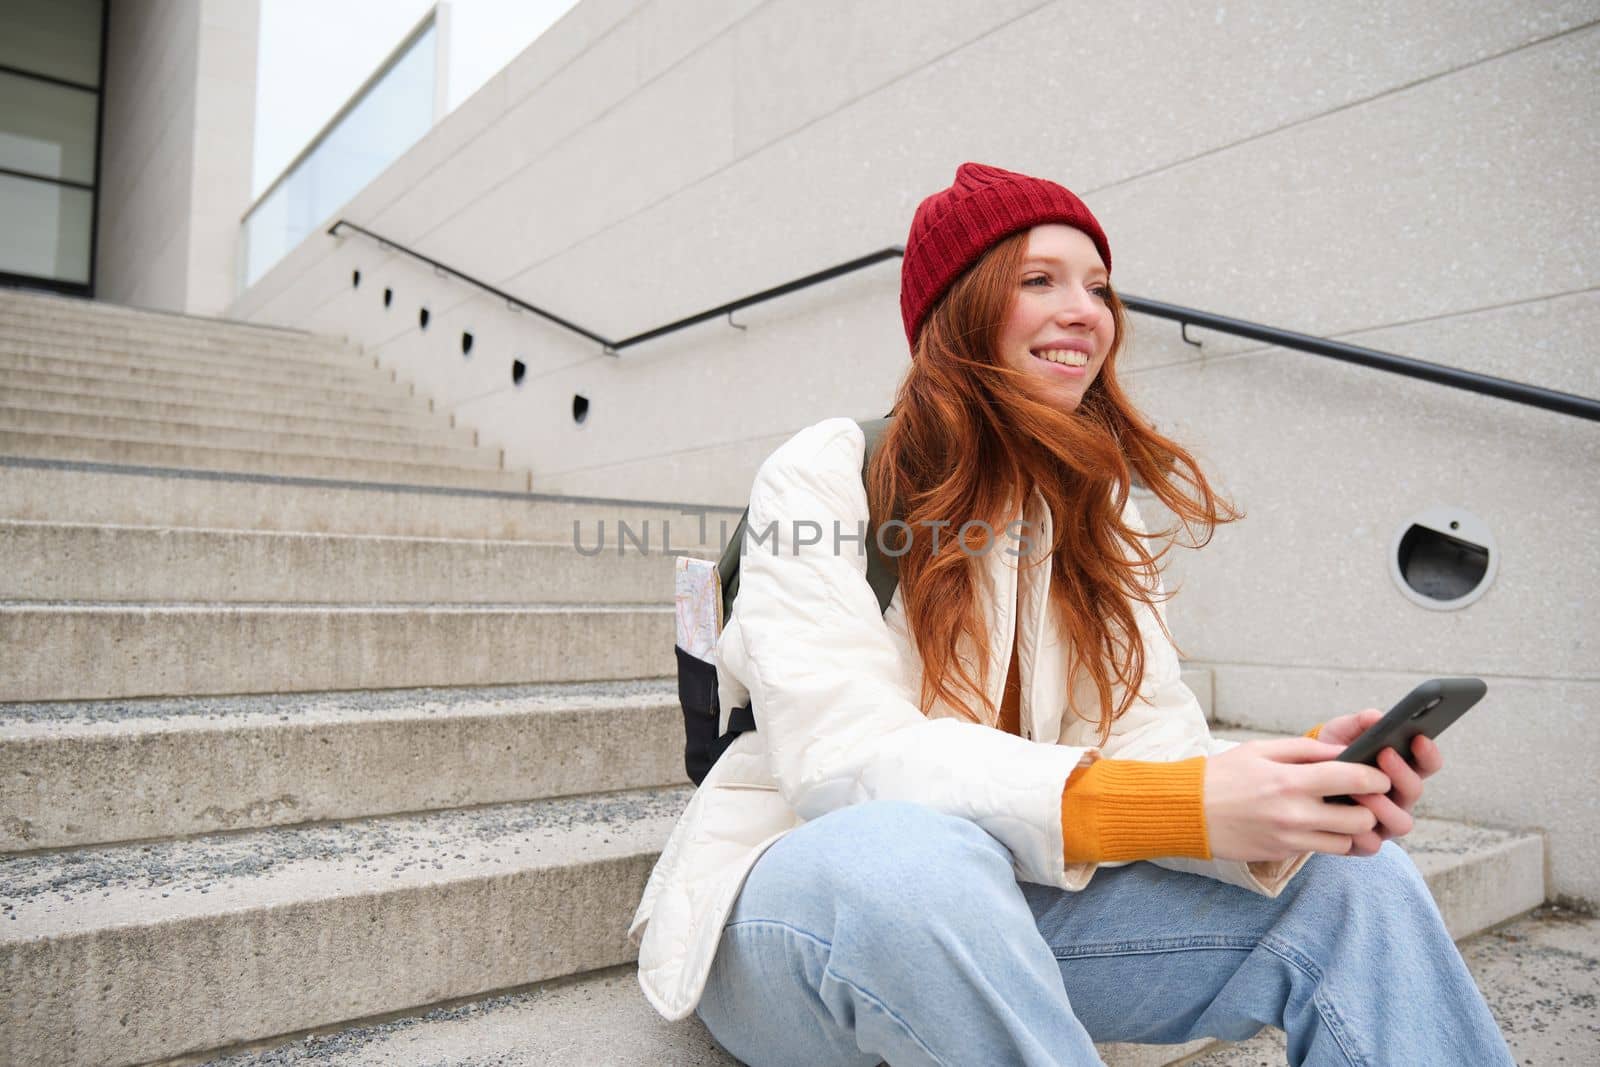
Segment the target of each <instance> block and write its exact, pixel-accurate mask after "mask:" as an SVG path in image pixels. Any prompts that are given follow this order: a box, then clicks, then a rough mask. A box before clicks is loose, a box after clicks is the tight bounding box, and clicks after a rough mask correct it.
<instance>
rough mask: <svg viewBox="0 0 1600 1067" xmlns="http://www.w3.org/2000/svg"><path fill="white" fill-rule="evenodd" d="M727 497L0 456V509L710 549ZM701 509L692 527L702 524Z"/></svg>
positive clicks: (726, 511) (46, 517) (151, 522)
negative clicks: (509, 488)
mask: <svg viewBox="0 0 1600 1067" xmlns="http://www.w3.org/2000/svg"><path fill="white" fill-rule="evenodd" d="M741 510H742V508H739V507H711V506H708V505H701V504H692V503H678V502H675V501H665V500H663V501H645V500H620V499H607V498H604V497H580V496H561V495H554V494H542V493H528V492H504V491H496V490H483V489H464V488H460V487H433V486H415V485H392V484H379V483H365V484H361V483H352V482H332V481H324V480H319V479H314V478H290V477H280V476H272V475H258V474H239V473H227V472H217V473H212V472H208V471H194V470H179V469H144V468H139V467H133V466H117V465H111V464H106V465H95V466H84V465H81V464H74V463H67V462H58V461H52V460H27V459H12V460H7V459H5V458H4V457H0V518H8V519H28V520H34V521H57V522H77V523H116V524H122V525H130V526H169V527H175V526H181V527H202V528H208V529H233V530H298V531H313V532H328V533H351V534H361V533H368V534H384V535H389V536H395V537H466V538H484V539H494V540H506V541H548V542H558V543H563V544H581V545H582V546H583V547H584V549H585V550H586V551H588V550H592V549H594V548H595V547H596V546H597V545H599V544H600V543H601V541H602V539H603V540H604V554H605V555H606V556H608V557H609V558H611V559H613V560H615V559H618V558H619V556H618V552H617V547H618V544H619V534H620V532H621V528H622V527H623V526H624V525H625V526H626V527H627V530H628V532H629V534H630V535H631V536H630V539H629V540H627V541H625V542H621V543H623V544H625V546H626V554H630V555H631V554H633V553H634V552H636V551H637V549H636V548H635V547H634V545H635V542H636V541H639V542H643V543H644V544H645V547H646V548H647V549H648V550H649V551H650V552H665V553H667V554H672V553H676V552H683V551H685V550H689V549H694V550H700V549H710V550H712V551H716V552H720V551H721V548H722V546H723V545H725V544H727V543H728V542H729V541H730V540H731V539H732V537H733V530H734V528H735V526H736V525H737V524H738V521H739V512H740V511H741ZM702 519H703V521H704V529H703V530H702V528H701V526H702Z"/></svg>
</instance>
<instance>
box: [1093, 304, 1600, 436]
mask: <svg viewBox="0 0 1600 1067" xmlns="http://www.w3.org/2000/svg"><path fill="white" fill-rule="evenodd" d="M1122 302H1123V303H1124V304H1126V305H1127V306H1128V310H1129V311H1137V312H1139V313H1141V314H1144V315H1154V316H1156V317H1157V318H1162V319H1171V320H1172V321H1173V322H1177V323H1182V324H1183V325H1184V326H1199V327H1201V328H1202V329H1207V330H1218V331H1221V332H1223V333H1231V334H1235V335H1237V336H1239V337H1248V338H1250V339H1251V340H1254V341H1265V342H1267V343H1268V344H1272V345H1277V346H1278V347H1280V348H1293V349H1297V350H1298V351H1301V352H1310V353H1311V354H1313V355H1317V356H1327V357H1328V358H1329V359H1337V360H1342V361H1344V362H1346V363H1359V364H1360V365H1361V366H1363V367H1372V368H1374V369H1375V370H1382V371H1388V372H1389V373H1391V374H1403V375H1405V376H1406V377H1407V378H1420V379H1421V380H1423V381H1425V382H1435V383H1437V384H1439V385H1448V386H1451V387H1452V388H1455V389H1465V390H1467V391H1468V392H1473V393H1482V394H1484V395H1485V396H1497V397H1500V398H1501V399H1502V400H1515V401H1516V402H1517V403H1519V404H1528V405H1530V406H1532V407H1536V408H1544V409H1545V410H1546V411H1559V412H1561V413H1562V414H1563V415H1576V416H1577V417H1578V418H1580V419H1590V420H1595V421H1600V401H1597V400H1591V399H1590V398H1588V397H1586V396H1578V395H1576V394H1575V393H1562V392H1557V391H1556V390H1554V389H1546V388H1544V387H1543V386H1539V385H1527V384H1525V383H1523V382H1514V381H1511V380H1510V379H1508V378H1496V377H1493V376H1492V375H1488V374H1479V373H1477V372H1476V371H1470V370H1461V369H1460V368H1458V367H1447V366H1445V365H1443V364H1441V363H1429V362H1427V361H1426V360H1421V359H1412V358H1411V357H1410V356H1397V355H1395V354H1394V353H1393V352H1380V351H1378V350H1377V349H1376V348H1363V347H1362V346H1360V345H1349V344H1345V343H1344V342H1343V341H1329V340H1328V339H1326V338H1323V337H1313V336H1311V335H1310V334H1307V333H1295V332H1294V331H1292V330H1280V329H1277V328H1276V327H1273V326H1262V325H1261V324H1259V323H1255V322H1246V321H1245V320H1243V319H1230V318H1228V317H1227V316H1225V315H1214V314H1212V313H1211V312H1209V311H1197V310H1195V309H1194V308H1186V307H1179V306H1178V305H1176V304H1163V303H1161V302H1160V301H1159V300H1146V299H1144V298H1142V297H1133V296H1124V297H1123V298H1122Z"/></svg>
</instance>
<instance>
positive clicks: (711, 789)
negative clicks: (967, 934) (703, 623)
mask: <svg viewBox="0 0 1600 1067" xmlns="http://www.w3.org/2000/svg"><path fill="white" fill-rule="evenodd" d="M865 444H866V442H865V438H864V437H863V435H862V432H861V428H860V427H859V426H858V425H856V423H855V422H853V421H851V420H850V419H846V418H834V419H826V420H824V421H822V422H819V423H817V424H815V425H813V426H809V427H807V428H805V429H804V430H801V431H800V432H799V433H797V434H795V435H794V436H793V437H792V438H790V439H789V440H788V441H787V442H785V443H784V444H783V445H782V446H781V447H779V448H778V450H777V451H776V452H774V453H773V454H772V455H771V456H769V457H768V458H767V459H766V461H765V462H764V463H762V465H761V468H760V470H759V471H758V472H757V474H756V478H755V484H754V486H753V487H752V488H751V490H750V519H749V521H750V528H751V530H752V531H753V532H764V531H766V530H767V528H768V524H770V523H776V526H775V529H776V531H777V540H776V545H775V549H776V551H774V544H773V542H772V540H771V539H768V540H767V541H765V542H762V543H759V544H758V543H756V542H755V541H753V540H752V541H751V542H749V543H748V547H747V548H746V552H745V555H744V558H743V560H742V561H741V563H740V587H739V596H738V602H737V606H736V611H735V613H734V615H733V617H732V619H731V620H730V621H729V623H728V625H727V627H726V629H725V630H724V631H723V634H722V637H721V640H720V642H719V643H718V645H717V656H718V661H719V662H718V667H717V681H718V687H719V693H720V697H721V702H722V726H723V729H724V730H725V729H726V728H727V721H728V714H729V712H730V711H731V709H732V708H734V707H735V706H737V705H740V704H743V703H744V702H745V700H746V699H749V700H750V701H752V702H753V706H754V709H755V717H756V723H757V731H756V732H755V733H747V734H743V735H741V736H740V737H739V739H738V740H737V741H735V742H734V743H733V745H731V746H730V747H729V749H728V751H727V752H726V753H724V754H723V756H722V758H721V759H719V760H718V761H717V763H716V764H715V766H713V767H712V768H711V772H710V774H708V775H707V776H706V779H705V781H704V782H703V783H702V784H701V786H700V788H699V789H698V790H697V791H696V792H695V794H694V796H693V797H692V798H691V799H690V802H689V805H688V807H687V808H686V809H685V810H684V813H683V815H682V817H681V818H680V819H679V821H678V824H677V826H676V828H675V829H674V830H673V832H672V836H671V837H670V838H669V839H668V841H667V844H666V847H665V848H664V849H663V851H662V853H661V858H660V860H659V861H658V862H657V863H656V867H655V870H654V871H653V872H652V874H651V876H650V881H649V883H648V884H647V885H646V887H645V891H644V897H643V899H642V900H641V901H640V903H639V908H638V911H637V912H636V914H635V915H634V918H633V923H632V924H631V926H630V927H629V930H628V935H629V937H630V938H632V939H633V941H634V942H635V943H636V944H638V945H639V983H640V985H641V986H642V987H643V988H644V993H645V996H646V997H647V998H649V1000H650V1003H651V1004H653V1005H654V1006H655V1008H656V1010H657V1011H659V1012H660V1013H661V1014H662V1015H664V1016H665V1017H667V1018H668V1019H681V1018H683V1017H685V1016H687V1015H688V1014H689V1013H690V1012H691V1011H693V1010H694V1007H695V1005H696V1004H697V1003H698V1002H699V999H700V994H701V991H702V990H703V989H704V988H705V982H706V976H707V974H708V973H709V972H710V969H711V962H712V959H713V957H714V955H715V953H716V950H717V944H718V941H719V940H720V938H721V935H722V927H723V923H724V922H725V921H726V920H727V916H728V913H729V911H730V910H731V909H732V907H733V903H734V901H735V899H736V898H737V897H738V895H739V890H740V888H741V887H742V886H743V884H744V879H745V876H746V875H747V874H748V873H749V871H750V868H751V867H752V866H753V865H754V864H755V862H756V860H757V859H758V858H759V857H760V856H761V853H762V852H763V851H764V850H765V849H766V848H767V847H768V846H769V845H771V844H772V843H773V842H774V841H776V840H777V839H778V838H780V837H782V836H783V835H784V834H785V833H787V832H789V831H790V830H792V829H794V828H795V827H796V826H798V825H800V824H801V823H802V822H804V821H805V820H808V819H815V818H817V817H818V816H820V815H824V814H826V813H828V812H830V811H833V810H834V809H836V808H841V807H844V806H845V805H847V804H855V803H858V802H860V801H865V800H875V799H892V800H910V801H915V802H916V803H919V804H925V805H927V806H928V807H931V808H934V809H936V810H938V811H942V812H947V813H949V814H952V815H960V816H963V817H965V818H968V819H971V820H972V821H973V822H975V823H977V824H978V825H979V826H981V827H983V828H984V829H985V830H987V831H988V832H989V833H990V834H991V835H993V836H994V837H995V838H996V839H997V840H999V841H1000V842H1001V843H1002V844H1004V845H1005V846H1006V847H1007V848H1008V849H1010V851H1011V854H1012V857H1013V860H1014V864H1015V870H1016V876H1017V878H1018V879H1019V880H1021V881H1028V882H1036V883H1039V884H1042V885H1052V886H1059V887H1060V888H1062V889H1067V890H1079V889H1082V888H1083V887H1084V886H1085V885H1087V884H1088V883H1089V879H1090V878H1091V877H1093V875H1094V872H1095V867H1096V865H1095V864H1089V863H1083V864H1073V865H1071V866H1068V865H1066V863H1065V861H1064V859H1063V854H1062V850H1063V844H1062V838H1061V792H1062V789H1063V788H1064V787H1065V785H1066V781H1067V778H1068V776H1069V775H1070V774H1071V773H1072V771H1073V770H1074V769H1075V768H1077V767H1078V766H1079V765H1080V764H1088V763H1091V762H1093V761H1094V760H1095V759H1099V758H1108V759H1111V758H1120V759H1139V760H1161V761H1171V760H1181V759H1187V758H1189V757H1191V756H1198V755H1215V754H1217V753H1220V752H1223V751H1225V750H1226V749H1228V748H1230V747H1232V744H1233V742H1226V741H1219V740H1215V739H1213V738H1212V737H1211V735H1210V731H1209V729H1208V727H1207V725H1206V721H1205V717H1204V715H1203V714H1202V713H1201V710H1200V706H1199V703H1198V702H1197V701H1196V700H1195V697H1194V694H1193V693H1191V692H1190V691H1189V688H1188V687H1187V686H1185V685H1184V684H1183V682H1182V681H1181V680H1180V679H1179V666H1178V659H1177V655H1176V653H1175V651H1174V650H1173V647H1172V645H1171V643H1170V642H1169V641H1167V639H1166V637H1165V636H1164V635H1163V633H1162V632H1161V628H1160V626H1159V625H1158V624H1157V622H1156V619H1155V618H1154V616H1153V614H1152V613H1151V612H1150V611H1149V609H1147V608H1143V607H1142V606H1141V607H1139V611H1138V618H1139V626H1140V631H1141V633H1142V636H1143V638H1144V642H1145V675H1144V680H1143V684H1142V685H1141V687H1140V692H1139V698H1138V699H1137V700H1135V701H1134V703H1133V704H1132V706H1131V707H1130V708H1129V709H1128V711H1127V712H1126V713H1125V714H1124V715H1123V716H1122V717H1121V718H1120V719H1118V720H1117V721H1116V722H1115V724H1114V725H1113V729H1112V733H1111V738H1110V741H1109V742H1108V743H1107V744H1106V745H1105V746H1104V747H1099V748H1097V747H1095V744H1094V742H1095V738H1096V732H1095V726H1094V723H1093V722H1086V721H1085V720H1083V719H1082V718H1080V717H1079V716H1076V715H1073V714H1070V713H1069V712H1068V711H1067V708H1068V706H1069V701H1071V702H1072V705H1073V706H1076V707H1079V708H1082V709H1085V710H1086V711H1087V713H1088V714H1089V715H1091V716H1094V715H1097V714H1098V711H1097V709H1098V705H1097V703H1096V702H1095V701H1094V699H1093V698H1092V693H1087V692H1080V693H1077V694H1075V696H1076V700H1074V699H1073V697H1074V694H1069V693H1068V692H1067V672H1066V656H1065V652H1066V650H1065V648H1064V647H1063V645H1062V635H1061V634H1060V633H1059V632H1058V630H1057V627H1056V625H1055V621H1054V615H1053V613H1052V612H1050V611H1048V610H1047V607H1048V601H1047V596H1046V594H1047V590H1048V588H1049V580H1050V561H1049V558H1048V553H1047V551H1046V550H1047V548H1048V546H1049V543H1050V539H1051V527H1050V513H1049V508H1048V507H1047V506H1046V505H1045V502H1044V498H1043V496H1042V495H1041V494H1039V493H1038V492H1037V491H1035V492H1034V493H1033V494H1032V496H1031V498H1030V499H1029V500H1028V502H1027V507H1026V508H1025V509H1024V508H1022V507H1021V506H1017V507H1014V508H1013V509H1012V510H1011V514H1013V515H1015V516H1017V517H1018V518H1020V519H1024V520H1026V521H1027V522H1028V523H1030V525H1029V526H1028V527H1026V528H1025V529H1028V530H1034V531H1042V533H1041V534H1040V535H1039V536H1037V537H1033V538H1030V541H1031V546H1024V545H1022V544H1021V543H1020V542H1019V541H1017V540H1014V539H1008V538H1005V537H1004V536H1002V537H1001V539H1000V540H999V541H998V542H997V543H996V546H995V547H994V548H993V550H992V551H989V552H988V553H987V554H986V555H983V556H982V557H981V558H982V559H983V560H984V562H985V566H984V568H983V574H984V581H983V582H982V584H981V585H980V587H979V588H980V590H981V593H982V595H983V612H984V618H985V632H986V633H987V634H988V635H989V647H988V648H987V649H984V650H983V651H982V653H981V654H982V655H985V656H987V657H988V662H989V679H990V686H989V689H990V691H989V694H988V695H989V697H990V699H991V700H992V701H993V703H994V705H995V706H996V707H998V706H999V704H1000V700H1001V696H1002V690H1003V687H1004V685H1005V678H1006V671H1007V667H1008V666H1009V664H1010V660H1011V641H1012V638H1013V634H1015V635H1016V638H1017V640H1018V642H1019V644H1018V650H1017V659H1018V671H1019V675H1020V682H1021V686H1022V699H1021V731H1022V734H1021V736H1020V737H1019V736H1014V735H1012V734H1008V733H1005V732H1004V731H1001V730H997V729H994V728H993V727H991V726H986V725H982V724H979V723H973V722H970V721H967V720H965V719H964V718H962V717H961V715H960V714H959V712H958V711H957V710H956V709H955V708H953V707H950V706H948V705H936V706H935V707H934V708H933V710H932V712H931V713H930V714H929V715H926V716H925V715H923V714H922V713H921V712H920V711H919V710H918V709H917V696H918V692H919V686H920V678H921V660H920V657H919V656H918V654H917V650H916V647H915V645H914V644H913V642H912V641H911V639H910V635H909V633H908V632H907V629H906V623H905V616H904V613H903V611H902V609H901V603H900V594H899V592H898V591H897V592H896V593H895V596H894V599H893V600H892V601H891V602H890V605H889V609H888V611H887V612H886V613H884V614H881V615H880V613H879V610H878V603H877V599H876V597H875V596H874V594H873V592H872V588H871V587H870V586H869V585H868V584H867V580H866V556H865V554H864V550H863V549H860V548H858V545H859V544H860V543H861V542H858V541H855V540H847V539H845V538H850V537H852V536H853V535H855V534H856V533H857V532H858V531H864V530H865V529H866V523H867V520H868V513H867V496H866V489H865V486H864V485H863V483H862V478H861V466H862V458H863V451H864V448H865ZM1125 518H1126V519H1127V520H1129V521H1130V522H1134V523H1137V522H1138V515H1137V512H1136V511H1135V510H1134V509H1133V506H1132V504H1131V503H1130V504H1129V509H1128V513H1127V514H1126V515H1125ZM811 524H815V525H811ZM1141 528H1142V527H1141ZM1018 529H1023V528H1018ZM835 530H838V531H839V532H840V536H841V542H840V548H839V550H838V551H837V552H836V551H835V550H834V541H833V536H834V531H835ZM953 532H954V531H946V533H951V534H953ZM819 535H820V537H821V540H820V542H818V543H815V544H808V543H807V542H809V541H814V540H816V538H817V537H818V536H819ZM797 539H798V540H799V542H800V547H799V548H798V551H797V548H796V541H797ZM1025 548H1026V550H1030V551H1031V553H1032V555H1033V556H1034V557H1038V558H1042V562H1041V563H1040V564H1039V565H1037V566H1033V567H1027V568H1023V569H1021V570H1020V571H1019V569H1018V566H1017V564H1018V562H1019V559H1018V557H1017V556H1016V555H1015V554H1014V553H1017V552H1021V551H1024V550H1025ZM1008 550H1009V551H1008ZM1019 579H1020V589H1019ZM1014 609H1015V610H1020V611H1021V613H1022V615H1021V620H1020V625H1018V623H1017V620H1016V619H1015V618H1014V616H1013V610H1014ZM969 644H970V642H969ZM958 655H960V656H962V657H963V658H964V659H965V660H966V661H967V663H968V664H969V669H970V670H972V673H973V676H974V677H977V670H976V663H975V659H974V651H973V649H971V648H970V647H969V648H966V649H958ZM1310 855H1311V853H1309V852H1307V853H1302V854H1301V855H1299V856H1295V857H1292V858H1291V859H1288V860H1284V861H1281V862H1278V863H1250V864H1246V863H1244V862H1241V861H1238V860H1209V861H1207V860H1194V859H1185V858H1179V857H1172V858H1163V859H1158V860H1155V861H1153V862H1155V863H1158V864H1160V865H1161V866H1163V867H1170V868H1172V869H1174V870H1180V871H1190V872H1193V873H1197V874H1204V875H1208V876H1210V877H1213V878H1218V879H1221V880H1222V881H1225V882H1229V883H1232V884H1234V885H1239V886H1243V887H1245V888H1247V889H1251V890H1253V891H1255V892H1257V893H1262V894H1264V895H1266V896H1276V895H1277V894H1278V893H1279V892H1281V891H1282V889H1283V886H1284V885H1285V884H1286V883H1287V882H1288V881H1289V879H1290V878H1291V877H1293V875H1294V874H1295V872H1296V871H1298V870H1299V869H1300V868H1301V866H1303V865H1304V864H1305V862H1306V860H1307V859H1308V858H1309V857H1310ZM1120 865H1121V864H1111V863H1108V864H1106V866H1120Z"/></svg>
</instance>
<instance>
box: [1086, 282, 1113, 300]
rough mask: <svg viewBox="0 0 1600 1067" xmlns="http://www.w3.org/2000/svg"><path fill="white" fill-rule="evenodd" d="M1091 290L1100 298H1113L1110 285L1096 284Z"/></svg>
mask: <svg viewBox="0 0 1600 1067" xmlns="http://www.w3.org/2000/svg"><path fill="white" fill-rule="evenodd" d="M1089 292H1090V293H1092V294H1093V295H1094V296H1095V297H1096V298H1098V299H1100V300H1110V299H1111V287H1110V286H1109V285H1096V286H1094V287H1093V288H1091V289H1090V290H1089Z"/></svg>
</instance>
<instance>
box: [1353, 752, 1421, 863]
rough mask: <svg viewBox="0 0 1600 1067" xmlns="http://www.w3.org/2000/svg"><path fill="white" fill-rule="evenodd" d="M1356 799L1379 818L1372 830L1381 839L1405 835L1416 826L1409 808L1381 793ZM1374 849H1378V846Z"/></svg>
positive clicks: (1369, 794) (1368, 794) (1385, 839)
mask: <svg viewBox="0 0 1600 1067" xmlns="http://www.w3.org/2000/svg"><path fill="white" fill-rule="evenodd" d="M1402 762H1403V761H1402ZM1355 799H1356V803H1357V804H1360V805H1361V806H1362V807H1364V808H1366V809H1367V810H1368V811H1370V812H1372V814H1373V816H1374V817H1376V818H1377V820H1378V824H1377V826H1375V827H1374V828H1373V830H1372V832H1373V834H1375V835H1376V836H1377V837H1378V839H1379V840H1380V841H1388V840H1390V839H1391V838H1396V837H1404V836H1405V835H1406V834H1409V833H1410V832H1411V831H1412V829H1413V828H1414V827H1415V826H1416V820H1415V819H1413V818H1412V817H1411V811H1410V809H1409V808H1406V807H1402V806H1401V805H1399V804H1396V803H1395V802H1394V801H1393V800H1391V799H1389V798H1388V797H1386V796H1384V795H1383V794H1381V793H1366V794H1363V795H1361V796H1358V797H1356V798H1355ZM1373 851H1376V848H1374V849H1373Z"/></svg>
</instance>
